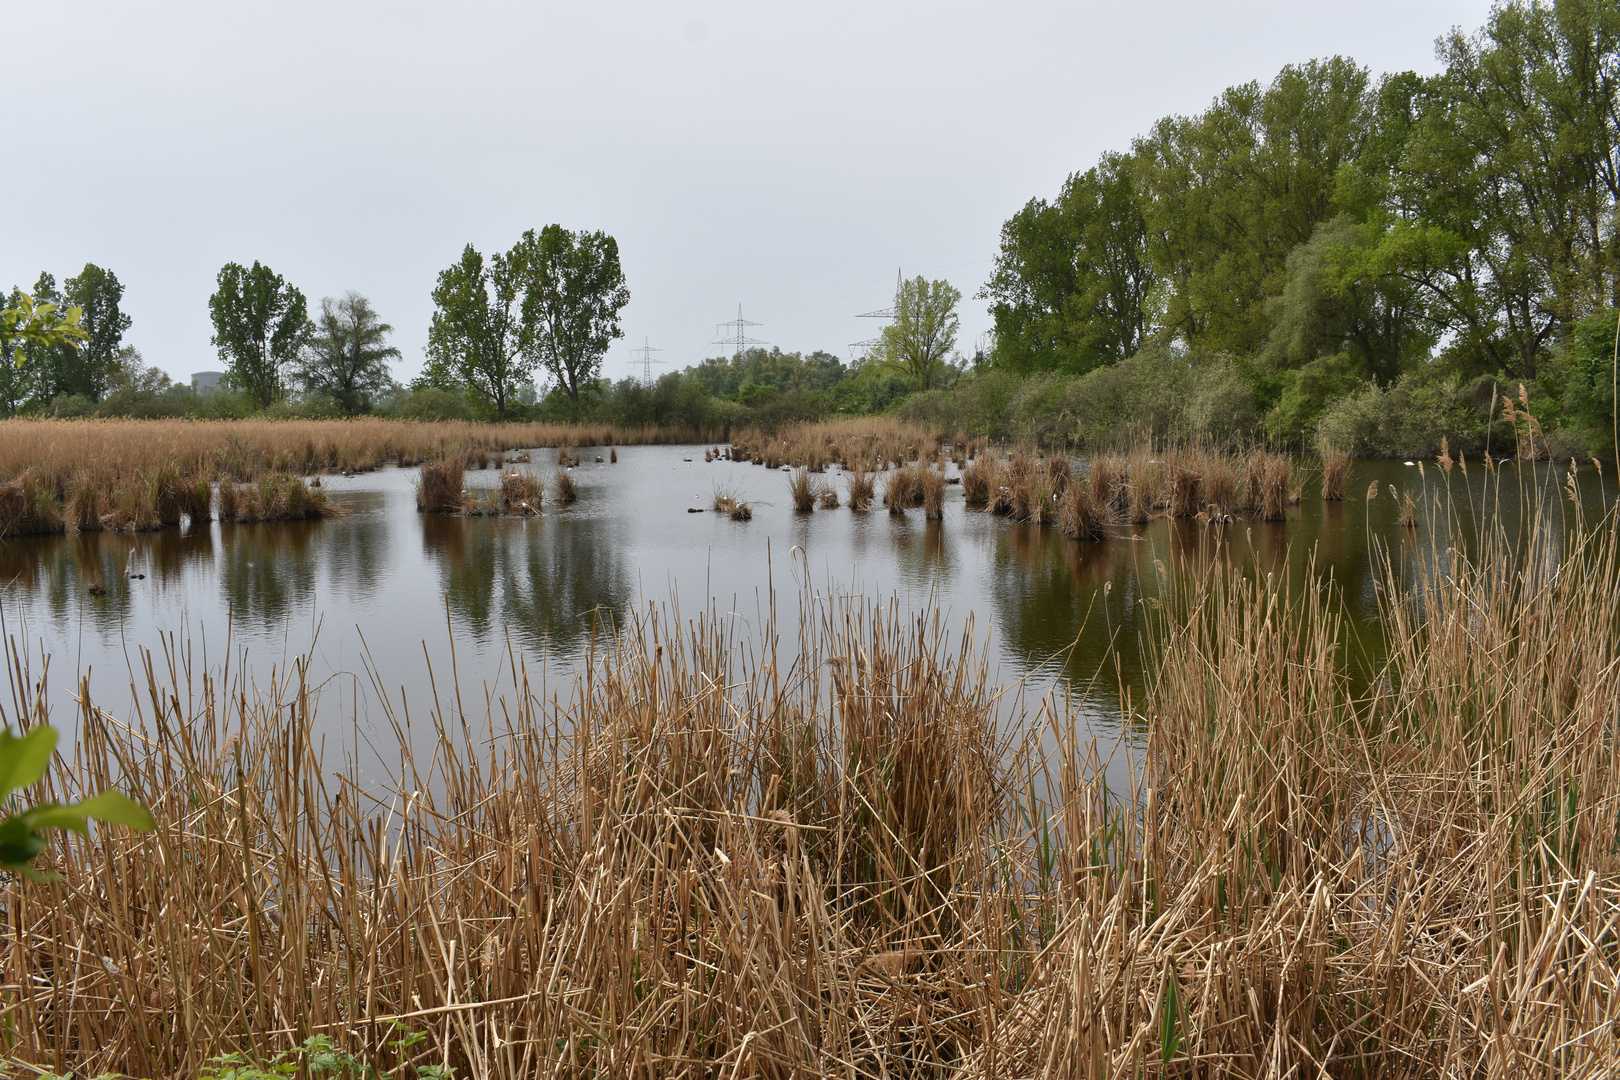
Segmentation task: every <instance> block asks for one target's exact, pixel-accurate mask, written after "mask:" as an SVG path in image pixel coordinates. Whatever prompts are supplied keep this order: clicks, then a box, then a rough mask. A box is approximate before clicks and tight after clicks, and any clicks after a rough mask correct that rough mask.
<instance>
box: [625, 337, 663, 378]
mask: <svg viewBox="0 0 1620 1080" xmlns="http://www.w3.org/2000/svg"><path fill="white" fill-rule="evenodd" d="M641 340H642V346H641V348H639V349H631V350H630V355H631V356H632V357H639V358H640V359H632V360H631V361H630V363H631V366H634V365H636V364H638V363H639V364H640V365H641V382H642V384H643V385H645V386H651V385H652V366H653V365H654V364H662V363H663V361H662V360H654V359H653V358H652V354H653V353H655V352H663V351H664V350H663V349H655V348H653V347H652V346H651V345H649V344H646V342H647V339H646V338H642V339H641Z"/></svg>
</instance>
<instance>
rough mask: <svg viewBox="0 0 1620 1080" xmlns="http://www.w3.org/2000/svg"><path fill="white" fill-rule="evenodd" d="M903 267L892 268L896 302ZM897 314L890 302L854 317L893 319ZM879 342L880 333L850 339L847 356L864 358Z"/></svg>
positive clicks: (898, 296) (881, 341) (902, 277)
mask: <svg viewBox="0 0 1620 1080" xmlns="http://www.w3.org/2000/svg"><path fill="white" fill-rule="evenodd" d="M903 269H904V268H903V267H898V266H897V267H895V270H894V298H895V301H896V302H898V301H899V299H900V285H901V282H903V281H904V280H905V278H904V276H903V274H902V271H903ZM897 314H898V310H897V309H896V307H895V305H894V304H890V305H889V306H888V307H886V308H878V309H877V310H876V311H863V312H861V313H860V314H859V315H857V316H855V317H856V318H857V319H893V318H894V317H895V316H896V315H897ZM881 344H883V335H882V334H879V335H878V336H877V337H875V338H867V339H866V340H865V341H852V342H850V343H849V358H850V359H851V360H865V359H866V358H867V357H868V356H870V355H871V354H872V350H873V349H875V348H876V347H877V346H879V345H881Z"/></svg>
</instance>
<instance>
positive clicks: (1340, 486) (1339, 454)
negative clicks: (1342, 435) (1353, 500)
mask: <svg viewBox="0 0 1620 1080" xmlns="http://www.w3.org/2000/svg"><path fill="white" fill-rule="evenodd" d="M1440 442H1441V448H1440V458H1441V460H1442V461H1444V462H1445V463H1446V464H1448V465H1449V464H1450V461H1451V458H1450V456H1449V454H1448V453H1447V451H1446V447H1445V442H1446V440H1445V438H1444V437H1442V438H1441V440H1440ZM1349 476H1350V455H1349V454H1347V453H1345V452H1344V451H1343V450H1329V451H1327V452H1325V453H1324V454H1323V455H1322V498H1324V499H1326V500H1327V501H1328V502H1339V501H1340V500H1342V499H1343V498H1344V484H1345V481H1346V480H1347V479H1348V478H1349Z"/></svg>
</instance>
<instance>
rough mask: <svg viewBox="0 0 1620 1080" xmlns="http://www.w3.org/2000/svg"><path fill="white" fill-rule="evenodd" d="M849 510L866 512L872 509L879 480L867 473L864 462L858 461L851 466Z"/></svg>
mask: <svg viewBox="0 0 1620 1080" xmlns="http://www.w3.org/2000/svg"><path fill="white" fill-rule="evenodd" d="M848 471H849V508H850V509H851V510H866V509H868V508H870V507H871V505H872V499H873V498H874V497H875V489H876V485H877V480H876V478H875V477H873V475H872V474H871V473H870V472H868V471H867V469H866V465H865V464H864V463H863V462H860V461H857V462H855V463H854V464H853V465H851V466H849V470H848Z"/></svg>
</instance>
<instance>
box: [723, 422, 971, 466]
mask: <svg viewBox="0 0 1620 1080" xmlns="http://www.w3.org/2000/svg"><path fill="white" fill-rule="evenodd" d="M944 440H945V436H944V433H943V432H930V431H927V430H925V429H923V428H920V427H918V426H916V425H915V424H908V423H905V422H903V421H900V420H896V419H894V418H892V417H877V416H873V417H859V418H852V419H847V420H828V421H822V422H819V423H813V424H810V423H806V424H793V425H790V426H788V427H785V428H783V429H782V430H781V431H778V432H776V433H774V434H770V435H767V434H765V433H763V432H760V431H756V430H748V431H742V432H738V433H737V434H735V435H733V437H732V440H731V448H730V449H731V459H732V460H733V461H750V462H752V463H754V464H755V465H763V466H765V467H766V468H769V469H776V468H780V467H781V466H783V465H792V466H796V467H798V466H802V467H804V468H807V469H809V470H810V471H811V472H821V471H823V470H825V469H826V468H827V467H828V466H830V465H841V466H843V467H844V468H846V469H847V468H850V467H852V466H853V465H854V464H856V463H857V462H859V463H861V464H864V465H865V466H866V467H867V468H869V469H876V470H878V471H881V470H882V469H883V467H884V465H886V464H887V465H892V466H899V465H904V464H907V463H909V462H913V461H917V460H918V459H919V458H928V459H932V458H933V457H934V455H935V454H936V453H937V452H938V450H939V448H940V446H941V445H942V444H943V443H944Z"/></svg>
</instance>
